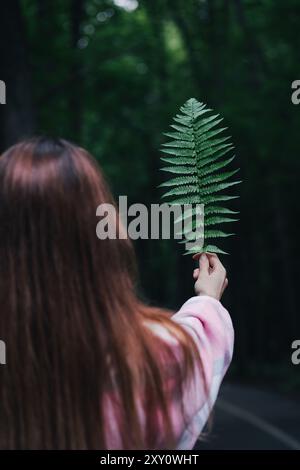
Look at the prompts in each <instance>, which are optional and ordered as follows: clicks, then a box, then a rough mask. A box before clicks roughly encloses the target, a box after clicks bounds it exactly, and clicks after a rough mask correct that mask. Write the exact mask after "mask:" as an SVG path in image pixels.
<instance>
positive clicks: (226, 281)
mask: <svg viewBox="0 0 300 470" xmlns="http://www.w3.org/2000/svg"><path fill="white" fill-rule="evenodd" d="M227 286H228V279H227V277H226V279H225V281H224V283H223V286H222V289H221V295H223V293H224V290H225V289H226V287H227Z"/></svg>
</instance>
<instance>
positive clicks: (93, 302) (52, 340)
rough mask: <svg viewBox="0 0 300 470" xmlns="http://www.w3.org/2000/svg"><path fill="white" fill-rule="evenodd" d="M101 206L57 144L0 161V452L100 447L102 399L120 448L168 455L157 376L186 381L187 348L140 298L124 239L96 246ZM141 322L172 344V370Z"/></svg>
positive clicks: (17, 149) (100, 180)
mask: <svg viewBox="0 0 300 470" xmlns="http://www.w3.org/2000/svg"><path fill="white" fill-rule="evenodd" d="M103 202H109V203H113V198H112V195H111V193H110V191H109V189H108V186H107V184H106V182H105V180H104V177H103V175H102V172H101V170H100V168H99V167H98V165H97V163H96V162H95V160H94V159H93V158H92V157H91V156H90V155H89V154H88V152H86V151H85V150H84V149H82V148H80V147H77V146H75V145H73V144H71V143H69V142H67V141H65V140H62V139H49V138H42V137H41V138H36V139H31V140H27V141H24V142H21V143H19V144H16V145H14V146H13V147H11V148H10V149H9V150H7V151H6V152H5V153H4V154H3V155H2V156H1V158H0V306H1V313H0V337H1V339H3V340H4V341H5V343H6V355H7V364H6V365H5V366H1V368H0V423H1V426H0V448H2V449H17V448H19V449H101V448H106V447H107V446H108V445H109V444H108V442H107V426H108V421H107V415H106V405H105V403H106V402H105V400H106V397H107V396H109V397H110V398H111V399H112V400H113V401H114V410H115V419H116V420H117V421H116V422H117V428H118V431H117V432H118V433H119V436H120V442H121V445H122V447H124V448H130V449H136V448H144V449H145V448H155V447H172V446H173V445H174V433H173V429H172V423H171V419H170V416H169V403H170V401H171V400H172V399H174V396H175V395H176V390H175V388H176V387H175V388H173V389H172V390H170V388H169V389H168V387H166V383H167V380H166V378H167V376H170V374H172V375H173V379H174V378H175V379H174V380H173V382H174V383H176V384H182V383H183V382H184V381H185V380H187V379H188V376H189V375H190V374H191V372H192V369H193V367H194V363H195V357H196V356H195V352H196V350H195V348H194V345H193V343H192V341H191V339H190V337H189V336H188V335H187V334H186V333H185V331H184V330H183V329H182V328H180V327H179V326H178V325H176V324H174V322H172V321H171V320H170V318H169V316H168V315H167V314H166V312H164V311H161V310H159V309H154V308H152V307H149V306H146V305H144V304H143V303H142V302H141V301H140V300H139V299H138V297H137V295H136V293H135V261H134V253H133V250H132V246H131V243H130V241H129V240H128V239H117V240H110V239H106V240H101V241H100V240H99V239H98V238H97V237H96V231H95V228H96V223H97V218H96V208H97V206H98V205H99V204H100V203H103ZM118 229H120V228H118ZM145 322H154V323H159V324H161V325H162V326H163V327H165V328H167V329H168V330H169V331H170V332H171V334H173V335H175V337H176V338H177V342H178V347H179V349H180V352H181V357H182V361H178V360H177V359H176V357H175V355H174V352H172V351H174V348H173V349H171V348H170V347H169V346H167V345H166V344H165V343H164V342H163V341H162V340H161V339H159V337H158V336H157V335H155V334H154V332H153V331H152V330H151V329H150V328H148V327H147V326H146V325H145ZM177 392H178V390H177ZM140 407H142V408H143V409H144V410H145V420H146V422H145V423H144V424H142V422H141V421H142V420H141V415H140ZM158 427H159V428H160V429H161V430H162V431H161V436H160V440H158V437H157V434H158ZM115 432H116V431H115Z"/></svg>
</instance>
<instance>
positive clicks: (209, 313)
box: [172, 296, 234, 449]
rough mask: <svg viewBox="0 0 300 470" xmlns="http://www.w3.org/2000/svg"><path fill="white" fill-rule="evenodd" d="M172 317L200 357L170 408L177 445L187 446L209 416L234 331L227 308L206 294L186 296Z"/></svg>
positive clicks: (227, 357)
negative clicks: (181, 391)
mask: <svg viewBox="0 0 300 470" xmlns="http://www.w3.org/2000/svg"><path fill="white" fill-rule="evenodd" d="M172 320H173V321H174V322H176V323H178V324H180V325H181V326H182V327H183V328H184V329H185V330H186V331H187V332H188V334H189V335H190V336H191V338H193V340H194V343H195V344H196V347H197V349H198V351H199V353H200V358H201V363H200V364H199V365H198V364H197V367H196V368H195V372H194V374H193V377H192V379H191V380H189V382H188V383H186V384H184V386H183V389H184V390H183V394H182V397H181V398H182V399H181V403H180V404H179V403H177V405H174V407H173V410H172V415H173V422H174V428H175V429H176V430H177V431H176V435H177V436H178V445H177V448H178V449H191V448H192V447H193V446H194V444H195V441H196V440H197V438H198V436H199V434H200V433H201V431H202V429H203V427H204V425H205V423H206V421H207V419H208V417H209V414H210V411H211V409H212V407H213V405H214V403H215V401H216V398H217V394H218V391H219V388H220V385H221V382H222V379H223V377H224V375H225V373H226V371H227V369H228V367H229V364H230V362H231V359H232V354H233V342H234V331H233V326H232V321H231V318H230V316H229V313H228V312H227V310H226V309H225V308H224V307H223V306H222V304H221V303H220V302H219V301H218V300H216V299H214V298H212V297H209V296H197V297H192V298H190V299H189V300H188V301H187V302H185V303H184V304H183V306H182V307H181V309H180V310H179V311H178V312H177V313H176V314H175V315H173V316H172ZM205 384H206V385H205ZM181 410H183V411H184V413H183V412H182V411H181Z"/></svg>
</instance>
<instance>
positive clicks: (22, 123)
mask: <svg viewBox="0 0 300 470" xmlns="http://www.w3.org/2000/svg"><path fill="white" fill-rule="evenodd" d="M0 51H1V53H0V56H1V63H2V66H3V70H2V72H1V79H2V80H4V81H5V83H6V104H5V105H1V126H0V127H1V149H2V150H3V148H5V147H7V146H9V145H11V144H13V143H14V142H16V141H17V140H20V139H21V138H24V137H27V136H29V135H31V134H32V133H33V132H34V130H35V116H34V109H33V103H32V93H31V80H30V65H29V57H28V47H27V37H26V25H25V20H24V17H23V16H22V12H21V6H20V1H19V0H10V1H9V2H5V6H2V8H1V16H0Z"/></svg>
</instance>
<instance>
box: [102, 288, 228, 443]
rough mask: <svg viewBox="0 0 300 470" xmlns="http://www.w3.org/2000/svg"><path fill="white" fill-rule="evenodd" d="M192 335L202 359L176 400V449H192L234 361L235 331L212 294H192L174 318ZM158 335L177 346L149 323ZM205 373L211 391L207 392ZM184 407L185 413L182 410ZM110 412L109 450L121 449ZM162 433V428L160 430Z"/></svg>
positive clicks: (172, 413) (111, 412)
mask: <svg viewBox="0 0 300 470" xmlns="http://www.w3.org/2000/svg"><path fill="white" fill-rule="evenodd" d="M172 320H173V321H174V322H176V323H179V324H180V325H181V326H182V327H184V328H185V329H186V331H187V332H188V333H189V334H190V335H191V336H192V337H193V339H194V342H195V344H196V345H197V347H198V349H199V352H200V357H201V361H202V369H203V372H202V371H201V369H200V368H199V369H197V371H196V373H195V376H194V377H193V379H192V380H191V381H190V382H189V383H188V384H187V385H186V387H185V390H184V392H183V396H182V400H181V401H176V402H175V401H174V403H172V407H171V410H170V411H171V418H172V423H173V427H174V431H175V435H176V437H177V446H176V448H177V449H180V450H183V449H192V448H193V446H194V444H195V442H196V440H197V438H198V437H199V435H200V433H201V431H202V429H203V427H204V425H205V423H206V421H207V419H208V417H209V414H210V411H211V408H212V406H213V405H214V403H215V401H216V398H217V394H218V391H219V388H220V385H221V382H222V379H223V377H224V375H225V373H226V371H227V369H228V366H229V364H230V362H231V358H232V353H233V341H234V331H233V327H232V322H231V319H230V316H229V313H228V312H227V310H226V309H225V308H224V307H223V306H222V304H221V303H220V302H219V301H218V300H215V299H214V298H212V297H208V296H205V295H203V296H202V295H201V296H197V297H191V298H190V299H189V300H188V301H187V302H185V303H184V304H183V306H182V307H181V309H180V310H179V311H178V312H177V313H176V314H175V315H173V317H172ZM148 326H149V327H150V328H151V329H152V330H153V331H154V332H155V333H156V334H158V335H159V336H160V337H161V338H163V339H164V340H165V341H167V342H168V343H170V344H174V347H175V348H176V347H177V342H176V340H175V339H174V338H173V337H172V336H171V334H170V333H169V332H168V331H166V329H165V328H164V327H163V326H161V325H159V324H149V325H148ZM203 373H204V376H205V383H206V384H207V388H208V394H209V396H208V397H207V393H205V389H204V380H203ZM182 405H183V408H184V416H183V413H182ZM109 408H110V406H109V405H108V408H107V412H108V414H109V415H110V416H107V422H108V429H107V431H108V436H109V449H120V447H121V446H120V441H119V438H118V430H117V428H116V425H115V422H114V419H113V409H112V408H111V409H110V410H109ZM158 433H159V430H158Z"/></svg>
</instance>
